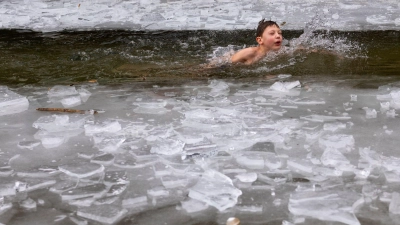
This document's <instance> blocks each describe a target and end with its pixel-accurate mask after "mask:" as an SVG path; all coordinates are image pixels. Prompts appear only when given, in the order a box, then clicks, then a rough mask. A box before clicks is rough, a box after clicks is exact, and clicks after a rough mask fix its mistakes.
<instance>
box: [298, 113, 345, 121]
mask: <svg viewBox="0 0 400 225" xmlns="http://www.w3.org/2000/svg"><path fill="white" fill-rule="evenodd" d="M300 119H303V120H308V121H313V122H321V123H322V122H330V121H337V120H350V119H351V117H349V116H324V115H309V116H301V117H300Z"/></svg>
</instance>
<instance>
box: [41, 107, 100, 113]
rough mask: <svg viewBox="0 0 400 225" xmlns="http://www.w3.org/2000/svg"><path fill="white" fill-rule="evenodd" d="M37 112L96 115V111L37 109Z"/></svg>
mask: <svg viewBox="0 0 400 225" xmlns="http://www.w3.org/2000/svg"><path fill="white" fill-rule="evenodd" d="M36 110H38V111H48V112H67V113H80V114H85V113H87V114H97V113H98V112H97V110H93V109H92V110H80V109H64V108H37V109H36Z"/></svg>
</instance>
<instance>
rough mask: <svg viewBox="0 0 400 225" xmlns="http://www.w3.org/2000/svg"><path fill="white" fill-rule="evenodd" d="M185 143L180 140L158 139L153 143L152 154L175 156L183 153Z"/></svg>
mask: <svg viewBox="0 0 400 225" xmlns="http://www.w3.org/2000/svg"><path fill="white" fill-rule="evenodd" d="M184 145H185V143H184V142H182V141H180V140H175V139H170V138H168V139H167V138H158V139H157V140H156V141H153V142H151V146H152V147H151V150H150V152H151V153H156V154H160V155H174V154H179V153H181V152H182V150H183V147H184Z"/></svg>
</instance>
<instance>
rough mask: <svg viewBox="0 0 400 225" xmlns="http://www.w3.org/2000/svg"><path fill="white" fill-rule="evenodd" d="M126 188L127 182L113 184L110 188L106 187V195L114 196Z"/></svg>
mask: <svg viewBox="0 0 400 225" xmlns="http://www.w3.org/2000/svg"><path fill="white" fill-rule="evenodd" d="M127 188H128V185H127V184H113V185H112V186H111V187H110V189H108V191H107V193H106V196H107V197H111V196H116V195H120V194H122V193H123V192H124V191H125V190H126V189H127Z"/></svg>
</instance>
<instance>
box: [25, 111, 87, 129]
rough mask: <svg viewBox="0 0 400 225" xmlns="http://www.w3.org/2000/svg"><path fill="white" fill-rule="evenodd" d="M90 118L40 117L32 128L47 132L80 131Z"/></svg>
mask: <svg viewBox="0 0 400 225" xmlns="http://www.w3.org/2000/svg"><path fill="white" fill-rule="evenodd" d="M92 117H93V116H92V115H80V114H77V115H50V116H42V117H40V118H39V119H37V120H36V121H35V122H34V123H33V124H32V126H33V127H34V128H36V129H40V130H46V131H49V132H59V131H61V132H64V131H66V130H76V129H82V128H83V125H84V124H85V122H86V121H87V120H88V119H90V118H92Z"/></svg>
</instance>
